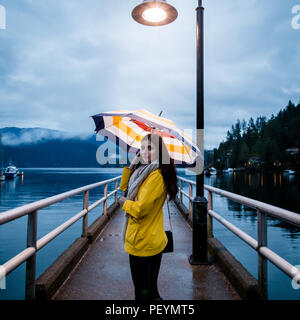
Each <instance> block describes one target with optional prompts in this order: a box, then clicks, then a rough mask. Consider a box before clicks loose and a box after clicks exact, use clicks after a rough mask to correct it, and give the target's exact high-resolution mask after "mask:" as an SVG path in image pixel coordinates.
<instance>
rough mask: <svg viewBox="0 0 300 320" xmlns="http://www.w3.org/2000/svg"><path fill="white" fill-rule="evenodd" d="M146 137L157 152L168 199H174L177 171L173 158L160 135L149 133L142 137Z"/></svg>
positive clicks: (176, 188)
mask: <svg viewBox="0 0 300 320" xmlns="http://www.w3.org/2000/svg"><path fill="white" fill-rule="evenodd" d="M144 139H148V142H149V143H151V142H152V143H153V144H154V145H155V147H156V151H157V152H158V155H159V156H158V161H159V169H160V171H161V174H162V176H163V179H164V183H165V188H166V191H167V194H168V195H169V200H175V198H176V195H177V193H178V185H177V172H176V168H175V164H174V159H173V158H171V157H170V155H169V152H168V150H167V147H166V145H165V143H164V141H163V139H162V137H161V136H159V135H158V134H153V133H149V134H147V135H146V136H145V137H144V138H143V139H142V141H143V140H144Z"/></svg>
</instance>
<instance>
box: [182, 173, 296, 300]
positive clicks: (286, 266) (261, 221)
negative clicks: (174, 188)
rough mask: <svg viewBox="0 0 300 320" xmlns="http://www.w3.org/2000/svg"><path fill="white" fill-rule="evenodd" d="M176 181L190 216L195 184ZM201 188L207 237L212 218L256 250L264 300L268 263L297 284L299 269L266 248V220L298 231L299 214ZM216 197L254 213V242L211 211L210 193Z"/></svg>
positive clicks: (187, 181)
mask: <svg viewBox="0 0 300 320" xmlns="http://www.w3.org/2000/svg"><path fill="white" fill-rule="evenodd" d="M178 181H179V182H180V187H179V193H180V203H181V204H182V195H184V196H185V197H187V198H188V199H189V208H190V210H189V214H190V215H191V214H192V210H191V208H192V201H193V197H192V192H191V190H192V186H195V185H196V182H195V181H192V180H188V179H186V178H183V177H180V176H178ZM182 182H185V183H188V184H189V186H190V194H187V193H186V192H185V191H184V190H183V185H182ZM204 189H205V190H207V191H208V210H207V214H208V229H209V230H208V236H211V237H212V218H214V219H216V220H217V221H219V222H220V223H221V224H222V225H224V226H225V227H226V228H227V229H229V230H230V231H231V232H232V233H234V234H235V235H237V236H238V237H239V238H240V239H241V240H243V241H244V242H246V243H247V244H248V245H249V246H250V247H251V248H253V249H254V250H256V251H257V252H258V253H259V254H258V282H259V286H260V290H261V293H262V294H263V295H264V296H265V297H267V260H269V261H270V262H272V263H273V264H274V265H275V266H276V267H277V268H279V269H280V270H282V271H283V272H284V273H285V274H287V275H288V276H289V277H290V278H292V279H293V280H294V281H296V282H297V283H298V284H300V270H299V269H297V268H296V267H294V266H293V265H291V264H290V263H289V262H288V261H286V260H285V259H283V258H282V257H280V256H279V255H277V254H276V253H275V252H273V251H272V250H271V249H269V248H268V247H267V220H266V216H271V217H273V218H276V219H279V220H283V221H285V222H287V223H289V224H292V225H294V226H296V227H298V228H300V214H298V213H295V212H292V211H289V210H286V209H283V208H279V207H276V206H273V205H270V204H267V203H264V202H261V201H258V200H254V199H251V198H247V197H245V196H241V195H238V194H235V193H232V192H229V191H225V190H221V189H218V188H215V187H212V186H209V185H204ZM213 193H215V194H219V195H221V196H223V197H226V198H228V199H230V200H232V201H235V202H238V203H241V204H244V205H246V206H248V207H251V208H253V209H255V210H256V211H257V215H258V219H257V238H258V239H257V240H256V239H254V238H252V237H251V236H249V235H248V234H247V233H245V232H244V231H242V230H241V229H239V228H237V227H236V226H234V225H233V224H232V223H230V222H229V221H227V220H226V219H224V218H222V217H221V216H220V215H219V214H217V213H216V212H215V211H213V197H212V194H213Z"/></svg>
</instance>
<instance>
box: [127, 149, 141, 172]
mask: <svg viewBox="0 0 300 320" xmlns="http://www.w3.org/2000/svg"><path fill="white" fill-rule="evenodd" d="M139 162H140V151H139V152H138V153H137V154H136V156H135V157H134V159H133V160H132V162H131V164H130V166H129V169H130V170H132V169H133V167H134V166H135V165H136V164H138V163H139Z"/></svg>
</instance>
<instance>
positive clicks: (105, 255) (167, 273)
mask: <svg viewBox="0 0 300 320" xmlns="http://www.w3.org/2000/svg"><path fill="white" fill-rule="evenodd" d="M120 178H121V176H118V177H115V178H113V179H109V180H105V181H100V182H98V183H94V184H91V185H87V186H83V187H81V188H78V189H75V190H71V191H67V192H65V193H62V194H59V195H55V196H53V197H50V198H47V199H42V200H40V201H36V202H34V203H30V204H27V205H25V206H22V207H18V208H15V209H12V210H9V211H6V212H2V213H0V225H4V224H6V223H8V222H10V221H12V220H15V219H18V218H20V217H23V216H27V217H28V227H27V248H26V249H25V250H23V251H22V252H20V253H19V254H17V255H16V256H15V257H13V258H11V259H10V260H9V261H7V262H6V263H4V264H3V266H2V269H1V270H2V274H1V275H0V278H3V277H5V276H6V275H8V274H9V273H10V272H13V270H15V269H16V268H17V267H19V266H20V265H21V264H22V263H23V262H26V295H25V296H26V299H27V300H133V299H134V286H133V283H132V280H131V274H130V267H129V258H128V254H127V253H126V252H125V251H124V249H123V241H122V239H121V230H122V226H123V221H124V212H123V211H122V210H121V208H120V206H119V204H118V195H119V194H120V193H121V191H120V189H119V187H118V184H119V181H120ZM178 179H179V193H178V197H177V198H176V200H175V201H171V202H170V204H169V207H170V215H171V220H172V228H173V237H174V252H172V253H166V254H163V257H162V263H161V269H160V273H159V277H158V289H159V292H160V294H161V296H162V297H163V299H164V300H262V299H267V298H268V297H267V263H266V262H267V260H269V261H270V262H272V263H273V264H274V265H275V266H276V267H277V268H279V269H280V270H281V271H283V272H285V273H286V274H287V275H288V276H289V277H290V278H291V279H293V280H295V281H298V282H299V279H300V272H299V270H298V269H297V268H295V267H293V266H292V265H291V264H290V263H289V262H288V261H286V260H284V259H283V258H282V257H280V256H278V255H277V254H276V253H275V252H273V251H272V250H270V249H269V248H268V246H267V228H266V217H267V216H268V215H269V216H272V217H276V218H277V219H280V220H282V221H284V222H286V223H289V224H292V225H293V226H296V227H298V228H299V227H300V216H299V214H297V213H294V212H290V211H288V210H284V209H282V208H278V207H274V206H271V205H268V204H265V203H262V202H259V201H256V200H253V199H250V198H247V197H243V196H240V195H237V194H234V193H230V192H228V191H225V190H221V189H217V188H214V187H212V186H208V185H205V190H206V192H207V199H208V210H207V216H208V230H207V235H208V238H207V245H208V255H209V258H210V259H211V260H212V261H213V264H211V265H191V264H190V263H189V260H188V257H189V255H190V254H191V251H192V231H193V225H192V224H193V223H192V221H193V220H192V205H191V203H192V199H193V196H192V195H193V187H194V185H195V182H194V181H191V180H188V179H185V178H182V177H178ZM109 184H112V185H113V186H114V187H113V191H111V192H110V193H108V185H109ZM184 184H187V185H188V190H189V192H188V193H187V192H185V191H184V187H183V185H184ZM98 187H104V196H103V197H102V198H101V199H99V200H97V201H96V202H94V203H92V204H89V191H90V190H92V189H95V188H98ZM80 194H81V195H82V197H83V204H82V208H78V209H79V210H80V211H79V212H78V213H76V214H75V215H74V216H72V217H71V218H70V219H69V220H67V221H66V222H65V223H63V224H62V225H60V226H59V227H57V228H56V229H54V230H52V231H51V232H49V233H48V234H46V235H45V236H43V237H42V238H41V239H37V217H38V215H39V210H41V209H42V208H45V207H47V206H50V205H53V204H55V203H58V202H61V201H63V200H65V199H68V198H71V197H73V196H77V195H80ZM214 194H219V195H222V196H224V197H226V198H228V199H230V200H232V201H236V202H239V203H242V204H244V205H247V206H249V207H252V208H255V209H256V211H257V217H258V219H257V231H258V232H257V235H258V239H254V238H252V237H250V236H249V235H247V234H246V233H244V232H243V231H242V230H240V229H238V228H237V227H236V226H234V225H232V224H231V223H230V222H228V221H227V220H226V219H224V218H223V217H222V213H221V212H218V213H217V212H215V211H214V210H213V195H214ZM109 197H113V198H114V202H113V203H112V204H111V205H110V206H109V207H108V204H107V200H108V198H109ZM183 197H186V198H187V199H188V200H189V207H188V208H187V207H185V205H184V203H183ZM100 205H102V206H103V210H102V214H101V215H100V216H99V217H98V218H97V220H95V221H94V222H93V223H92V224H91V225H90V226H88V216H89V214H94V212H93V213H91V212H92V211H93V210H94V209H95V208H96V207H99V206H100ZM97 211H98V212H99V210H97ZM163 211H164V221H165V229H166V230H168V215H167V207H166V203H165V205H164V208H163ZM214 219H215V220H217V221H218V222H220V223H221V224H222V225H223V226H224V227H225V228H227V229H228V232H232V233H234V234H235V235H236V236H238V237H239V238H240V239H242V240H243V241H244V242H246V243H247V244H248V245H249V246H250V247H251V248H252V249H253V250H256V251H257V268H258V279H255V278H254V277H253V276H252V275H251V274H250V273H249V272H248V271H247V270H246V269H245V268H244V266H243V265H242V264H241V263H240V262H239V261H237V260H236V258H235V257H234V256H233V255H232V254H231V253H230V252H229V251H228V250H227V249H226V248H225V247H224V246H223V244H222V243H220V242H219V240H218V238H217V237H218V235H217V234H214V230H213V220H214ZM80 221H81V223H82V233H81V234H79V235H78V238H77V239H75V241H74V242H73V243H72V244H71V245H70V247H69V248H67V249H66V250H65V251H64V252H62V253H61V255H60V256H59V257H58V258H57V259H56V261H55V262H54V263H53V264H52V265H50V266H49V267H48V268H47V269H46V270H45V272H43V273H42V274H41V275H40V276H39V277H38V278H36V253H37V251H38V250H40V249H41V248H43V247H44V246H46V245H47V244H48V243H49V242H50V241H52V240H53V239H54V238H56V237H57V236H58V235H59V234H61V233H62V232H64V231H65V230H66V229H68V228H69V227H70V226H71V225H73V224H74V223H76V222H77V223H80ZM45 250H46V249H45Z"/></svg>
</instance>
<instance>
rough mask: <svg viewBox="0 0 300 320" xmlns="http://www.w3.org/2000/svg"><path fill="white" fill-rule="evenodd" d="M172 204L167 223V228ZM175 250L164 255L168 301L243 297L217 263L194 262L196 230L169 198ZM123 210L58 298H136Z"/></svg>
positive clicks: (161, 282)
mask: <svg viewBox="0 0 300 320" xmlns="http://www.w3.org/2000/svg"><path fill="white" fill-rule="evenodd" d="M166 205H167V204H166V203H165V206H164V221H165V226H166V229H167V226H168V225H169V223H168V215H167V206H166ZM169 208H170V212H171V219H172V227H173V237H174V252H173V253H166V254H163V257H162V262H161V268H160V273H159V276H158V290H159V293H160V295H161V296H162V298H163V299H164V300H240V297H239V295H238V294H237V292H236V291H235V290H234V288H233V287H232V286H231V284H230V283H229V281H228V280H227V278H226V277H225V275H224V274H223V273H222V271H221V270H220V269H219V268H218V266H216V265H215V264H213V265H210V266H192V265H190V263H189V261H188V257H189V255H190V254H191V253H192V230H191V227H190V226H189V224H188V223H187V222H186V221H185V219H184V218H183V216H182V215H181V213H180V211H179V210H178V208H177V206H176V204H175V203H173V202H170V203H169ZM123 221H124V212H123V211H122V210H121V208H120V207H119V208H118V209H117V211H116V213H115V214H114V215H113V217H112V218H111V220H110V221H109V223H108V224H107V225H106V227H105V228H104V229H103V230H102V232H101V233H100V235H99V236H98V238H97V240H96V241H95V242H94V243H93V244H92V245H91V247H90V249H89V250H88V251H87V253H86V254H85V255H84V256H83V258H82V259H81V261H80V263H79V264H78V265H77V267H76V268H75V269H74V271H73V272H72V273H71V274H70V276H69V278H68V279H67V280H66V281H65V283H64V284H63V286H62V287H61V288H60V290H59V291H58V292H57V293H56V294H55V295H54V297H53V299H54V300H134V286H133V283H132V279H131V274H130V267H129V256H128V254H127V253H126V252H125V251H124V248H123V242H122V239H121V230H122V226H123Z"/></svg>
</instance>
